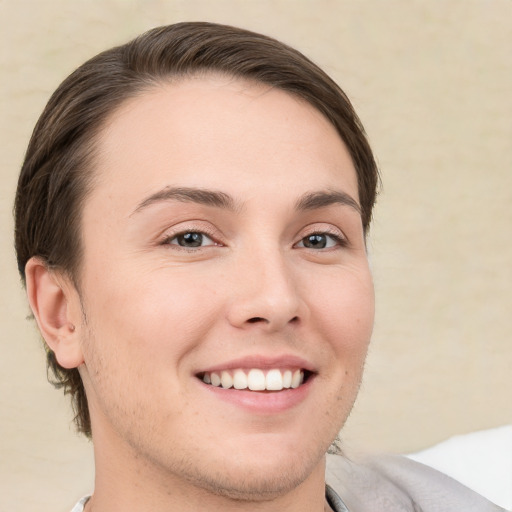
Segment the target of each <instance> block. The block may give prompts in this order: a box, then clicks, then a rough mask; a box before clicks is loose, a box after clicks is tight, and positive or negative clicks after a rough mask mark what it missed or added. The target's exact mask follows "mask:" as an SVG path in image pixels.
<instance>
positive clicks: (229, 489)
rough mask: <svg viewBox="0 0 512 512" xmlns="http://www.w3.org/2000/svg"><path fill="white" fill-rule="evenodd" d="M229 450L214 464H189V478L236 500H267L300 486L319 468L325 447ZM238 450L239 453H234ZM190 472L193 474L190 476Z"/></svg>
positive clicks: (320, 467)
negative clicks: (250, 450)
mask: <svg viewBox="0 0 512 512" xmlns="http://www.w3.org/2000/svg"><path fill="white" fill-rule="evenodd" d="M300 448H301V446H300V444H297V445H296V446H295V447H294V450H293V451H290V450H284V451H283V450H282V449H281V450H277V451H276V450H273V451H272V450H268V449H267V450H258V449H257V448H255V447H253V451H252V453H247V451H245V450H244V451H243V452H242V453H240V451H238V452H236V451H234V450H229V453H226V455H225V457H221V458H220V459H219V460H218V463H217V464H216V465H215V464H213V465H211V464H210V465H203V466H202V467H201V468H200V469H199V468H195V471H194V470H193V468H190V469H191V470H192V471H189V472H188V480H189V481H190V483H192V484H193V485H195V486H197V487H200V488H203V489H205V490H206V491H208V492H211V493H214V494H216V495H218V496H222V497H226V498H230V499H232V500H237V501H262V502H264V501H269V500H273V499H275V498H277V497H279V496H283V495H285V494H287V493H289V492H290V491H291V490H293V489H295V488H297V487H299V486H300V485H301V484H302V483H303V482H304V481H305V480H306V479H307V478H308V477H309V476H310V475H311V474H312V473H313V472H314V471H315V470H321V472H322V478H323V471H324V467H323V458H324V455H325V453H326V450H324V449H323V447H322V448H321V449H319V447H315V449H313V450H309V451H307V450H305V449H304V448H303V449H302V450H301V449H300ZM234 453H238V456H234V455H233V454H234ZM192 475H193V476H192Z"/></svg>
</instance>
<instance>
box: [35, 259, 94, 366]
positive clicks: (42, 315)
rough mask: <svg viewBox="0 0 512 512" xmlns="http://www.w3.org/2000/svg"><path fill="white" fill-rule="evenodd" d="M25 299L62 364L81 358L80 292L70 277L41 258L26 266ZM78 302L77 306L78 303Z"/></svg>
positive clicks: (81, 360) (71, 362) (43, 334)
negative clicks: (52, 268)
mask: <svg viewBox="0 0 512 512" xmlns="http://www.w3.org/2000/svg"><path fill="white" fill-rule="evenodd" d="M25 277H26V283H27V295H28V301H29V303H30V307H31V309H32V312H33V313H34V317H35V319H36V322H37V325H38V327H39V331H40V332H41V335H42V336H43V338H44V340H45V341H46V343H47V345H48V346H49V347H50V349H51V350H52V352H53V353H54V354H55V357H56V359H57V362H58V363H59V364H60V366H62V367H63V368H68V369H70V368H77V367H78V366H80V365H81V364H82V363H83V362H84V359H83V354H82V347H81V343H80V333H79V332H78V330H79V326H80V325H81V321H82V318H81V313H80V311H81V310H80V307H79V296H78V293H77V291H76V288H75V287H74V286H73V284H72V283H71V282H70V280H69V278H67V277H65V276H63V275H62V274H61V273H57V272H55V271H52V270H51V269H49V268H48V267H47V265H46V264H45V263H44V262H43V261H42V260H41V259H40V258H35V257H34V258H30V260H29V261H28V262H27V265H26V266H25ZM77 306H78V307H77Z"/></svg>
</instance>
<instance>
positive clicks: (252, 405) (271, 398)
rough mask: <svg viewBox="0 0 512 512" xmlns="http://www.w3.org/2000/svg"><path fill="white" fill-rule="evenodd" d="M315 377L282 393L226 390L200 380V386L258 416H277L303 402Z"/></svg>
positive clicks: (311, 376)
mask: <svg viewBox="0 0 512 512" xmlns="http://www.w3.org/2000/svg"><path fill="white" fill-rule="evenodd" d="M313 380H314V375H310V376H309V377H308V380H307V381H306V382H305V383H304V384H301V385H300V386H299V387H298V388H295V389H292V388H290V389H283V390H282V391H271V392H264V391H249V390H247V389H234V388H229V389H224V388H222V387H218V386H212V385H211V384H205V383H204V382H202V381H200V380H198V382H199V383H200V385H201V386H202V387H203V388H204V389H205V390H206V391H208V392H210V393H212V394H213V395H214V396H216V397H217V398H219V399H220V400H223V401H224V402H227V403H229V404H232V405H235V406H237V407H241V408H242V409H246V410H248V411H250V412H252V413H256V414H277V413H280V412H284V411H286V410H288V409H291V408H292V407H295V406H297V405H299V404H300V403H301V402H303V401H304V400H305V399H306V397H307V395H308V393H309V390H310V388H311V385H312V382H313Z"/></svg>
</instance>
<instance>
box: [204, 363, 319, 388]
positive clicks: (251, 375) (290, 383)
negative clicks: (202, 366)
mask: <svg viewBox="0 0 512 512" xmlns="http://www.w3.org/2000/svg"><path fill="white" fill-rule="evenodd" d="M310 375H311V372H309V371H307V370H304V369H301V368H296V369H286V370H281V369H278V368H272V369H269V370H262V369H259V368H252V369H250V370H243V369H241V368H239V369H236V370H229V371H228V370H223V371H215V372H203V373H201V374H199V375H198V376H197V377H198V378H199V379H201V380H202V381H203V382H204V383H205V384H208V385H211V386H215V387H221V388H224V389H237V390H244V389H245V390H249V391H282V390H286V389H296V388H298V387H299V386H301V385H302V384H304V383H305V382H306V381H307V379H308V377H309V376H310Z"/></svg>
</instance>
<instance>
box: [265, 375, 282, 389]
mask: <svg viewBox="0 0 512 512" xmlns="http://www.w3.org/2000/svg"><path fill="white" fill-rule="evenodd" d="M265 382H266V388H267V389H268V390H269V391H281V389H283V376H282V375H281V372H280V371H279V370H270V371H269V372H268V373H267V377H266V379H265Z"/></svg>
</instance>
